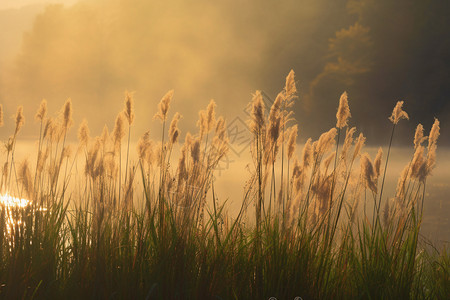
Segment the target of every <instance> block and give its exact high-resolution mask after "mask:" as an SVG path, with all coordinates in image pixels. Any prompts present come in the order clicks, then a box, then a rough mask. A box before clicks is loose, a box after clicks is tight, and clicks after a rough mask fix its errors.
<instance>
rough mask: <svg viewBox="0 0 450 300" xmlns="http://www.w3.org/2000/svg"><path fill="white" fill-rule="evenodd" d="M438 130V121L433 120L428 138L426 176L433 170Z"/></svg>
mask: <svg viewBox="0 0 450 300" xmlns="http://www.w3.org/2000/svg"><path fill="white" fill-rule="evenodd" d="M439 130H440V128H439V120H438V119H436V118H435V119H434V123H433V126H432V127H431V131H430V135H429V138H428V149H427V150H428V154H427V164H426V176H428V175H429V174H431V171H432V170H433V169H434V166H435V165H436V150H437V140H438V138H439ZM426 176H425V177H426Z"/></svg>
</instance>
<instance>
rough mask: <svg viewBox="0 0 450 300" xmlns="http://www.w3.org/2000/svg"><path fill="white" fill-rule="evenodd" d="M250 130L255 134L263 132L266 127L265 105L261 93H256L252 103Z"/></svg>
mask: <svg viewBox="0 0 450 300" xmlns="http://www.w3.org/2000/svg"><path fill="white" fill-rule="evenodd" d="M250 104H251V120H250V129H251V130H252V131H253V132H254V133H260V132H262V130H263V128H264V126H265V116H264V103H263V99H262V95H261V91H256V92H255V94H254V95H253V98H252V101H251V103H250Z"/></svg>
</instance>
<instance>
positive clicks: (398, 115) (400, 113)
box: [389, 101, 409, 125]
mask: <svg viewBox="0 0 450 300" xmlns="http://www.w3.org/2000/svg"><path fill="white" fill-rule="evenodd" d="M402 106H403V101H398V102H397V104H396V105H395V107H394V110H393V111H392V115H391V116H390V117H389V120H390V121H391V122H392V123H394V125H395V124H397V123H398V122H399V121H400V120H401V119H406V120H409V117H408V114H407V113H406V112H405V111H404V110H403V109H402Z"/></svg>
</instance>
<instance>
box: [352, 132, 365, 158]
mask: <svg viewBox="0 0 450 300" xmlns="http://www.w3.org/2000/svg"><path fill="white" fill-rule="evenodd" d="M365 141H366V138H365V137H364V135H363V134H362V133H360V134H359V136H358V138H357V139H356V143H355V149H354V150H353V159H355V158H356V157H357V156H358V155H359V153H360V152H361V149H362V147H364V142H365Z"/></svg>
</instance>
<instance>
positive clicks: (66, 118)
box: [62, 98, 73, 130]
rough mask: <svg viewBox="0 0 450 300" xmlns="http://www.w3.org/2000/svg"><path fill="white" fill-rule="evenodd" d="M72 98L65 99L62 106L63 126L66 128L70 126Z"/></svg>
mask: <svg viewBox="0 0 450 300" xmlns="http://www.w3.org/2000/svg"><path fill="white" fill-rule="evenodd" d="M72 123H73V120H72V99H70V98H69V99H67V100H66V102H65V103H64V107H63V124H62V125H63V128H64V130H67V129H69V128H70V126H72Z"/></svg>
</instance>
